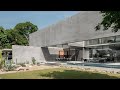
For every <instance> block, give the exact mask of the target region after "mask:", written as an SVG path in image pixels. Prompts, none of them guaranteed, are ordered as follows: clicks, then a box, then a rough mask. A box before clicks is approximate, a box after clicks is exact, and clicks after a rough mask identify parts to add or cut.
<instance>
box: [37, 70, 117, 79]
mask: <svg viewBox="0 0 120 90" xmlns="http://www.w3.org/2000/svg"><path fill="white" fill-rule="evenodd" d="M39 76H43V77H52V78H54V79H115V78H116V79H117V77H114V76H109V75H106V74H99V73H90V72H86V71H77V70H63V71H52V72H48V73H47V74H46V73H45V74H42V75H41V74H39Z"/></svg>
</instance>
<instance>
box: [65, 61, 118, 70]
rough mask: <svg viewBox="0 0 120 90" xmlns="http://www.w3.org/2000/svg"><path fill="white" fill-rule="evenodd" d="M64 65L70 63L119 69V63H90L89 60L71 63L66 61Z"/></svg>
mask: <svg viewBox="0 0 120 90" xmlns="http://www.w3.org/2000/svg"><path fill="white" fill-rule="evenodd" d="M66 65H72V66H91V67H105V68H116V69H120V63H90V62H88V63H87V62H80V63H79V62H77V63H75V62H74V63H72V62H68V63H66Z"/></svg>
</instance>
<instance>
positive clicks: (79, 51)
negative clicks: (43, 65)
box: [12, 35, 120, 63]
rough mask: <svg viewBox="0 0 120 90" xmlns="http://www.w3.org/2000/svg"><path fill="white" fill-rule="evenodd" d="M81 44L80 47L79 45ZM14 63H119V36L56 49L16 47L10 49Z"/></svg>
mask: <svg viewBox="0 0 120 90" xmlns="http://www.w3.org/2000/svg"><path fill="white" fill-rule="evenodd" d="M81 43H82V45H81ZM12 53H13V61H14V62H15V63H21V62H22V63H27V62H32V59H33V58H35V59H36V61H37V62H46V61H93V62H120V59H119V58H120V35H118V36H110V37H103V38H96V39H90V40H86V41H82V42H80V44H76V43H72V44H71V43H70V44H66V46H65V47H64V46H63V45H61V46H60V45H56V47H35V46H17V45H13V48H12Z"/></svg>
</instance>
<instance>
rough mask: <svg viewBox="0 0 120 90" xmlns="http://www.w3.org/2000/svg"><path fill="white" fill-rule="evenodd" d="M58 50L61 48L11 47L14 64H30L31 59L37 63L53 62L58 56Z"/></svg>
mask: <svg viewBox="0 0 120 90" xmlns="http://www.w3.org/2000/svg"><path fill="white" fill-rule="evenodd" d="M59 50H62V48H57V47H56V48H54V47H48V48H47V47H42V48H41V47H34V46H18V45H13V46H12V53H13V61H14V62H15V63H16V60H17V63H24V62H27V61H29V62H30V63H32V57H34V58H35V59H36V61H37V62H44V61H55V58H56V57H57V56H58V53H59Z"/></svg>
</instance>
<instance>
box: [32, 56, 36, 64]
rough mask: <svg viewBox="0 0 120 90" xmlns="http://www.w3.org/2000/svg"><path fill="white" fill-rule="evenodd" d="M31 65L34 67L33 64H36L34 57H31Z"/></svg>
mask: <svg viewBox="0 0 120 90" xmlns="http://www.w3.org/2000/svg"><path fill="white" fill-rule="evenodd" d="M32 63H33V65H35V64H36V60H35V58H34V57H32Z"/></svg>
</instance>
